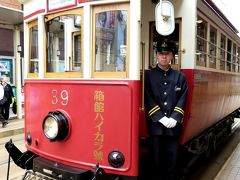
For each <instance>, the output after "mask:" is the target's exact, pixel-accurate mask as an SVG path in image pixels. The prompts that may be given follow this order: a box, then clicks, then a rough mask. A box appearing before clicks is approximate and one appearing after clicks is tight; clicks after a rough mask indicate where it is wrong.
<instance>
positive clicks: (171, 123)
mask: <svg viewBox="0 0 240 180" xmlns="http://www.w3.org/2000/svg"><path fill="white" fill-rule="evenodd" d="M176 124H177V121H176V120H175V119H173V118H169V123H168V128H174V127H175V126H176Z"/></svg>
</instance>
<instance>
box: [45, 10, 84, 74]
mask: <svg viewBox="0 0 240 180" xmlns="http://www.w3.org/2000/svg"><path fill="white" fill-rule="evenodd" d="M74 14H77V15H80V16H81V20H82V24H81V30H80V33H81V60H82V71H81V72H79V71H65V72H47V32H46V29H45V36H46V38H45V42H44V52H45V59H44V77H46V78H82V77H83V70H84V46H83V43H84V41H83V37H84V32H83V29H84V13H83V8H76V9H71V10H66V11H61V12H56V13H52V14H48V15H46V16H45V24H46V23H47V22H48V21H50V20H52V19H54V18H56V17H58V16H63V15H74ZM72 35H73V34H72ZM72 54H73V52H72ZM65 61H66V59H64V62H65Z"/></svg>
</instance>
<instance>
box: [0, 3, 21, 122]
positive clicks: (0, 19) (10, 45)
mask: <svg viewBox="0 0 240 180" xmlns="http://www.w3.org/2000/svg"><path fill="white" fill-rule="evenodd" d="M23 39H24V38H23V6H22V5H21V3H20V2H19V1H18V0H0V76H3V75H5V76H7V77H9V82H10V84H11V85H12V86H13V89H14V94H15V96H16V98H17V102H18V113H17V115H18V117H19V118H21V117H22V112H23V111H22V105H23V101H24V100H23V99H24V98H23V94H24V92H23V67H24V66H23V57H24V54H23V52H24V51H23V47H24V46H23Z"/></svg>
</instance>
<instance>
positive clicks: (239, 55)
mask: <svg viewBox="0 0 240 180" xmlns="http://www.w3.org/2000/svg"><path fill="white" fill-rule="evenodd" d="M237 59H238V60H237V61H238V72H240V47H238V53H237Z"/></svg>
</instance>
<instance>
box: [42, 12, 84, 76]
mask: <svg viewBox="0 0 240 180" xmlns="http://www.w3.org/2000/svg"><path fill="white" fill-rule="evenodd" d="M81 26H82V19H81V16H80V15H77V14H64V15H60V16H57V17H55V18H53V19H51V20H49V21H48V22H47V23H46V32H47V68H46V71H47V72H76V71H77V72H82V58H81V46H82V44H81Z"/></svg>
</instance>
